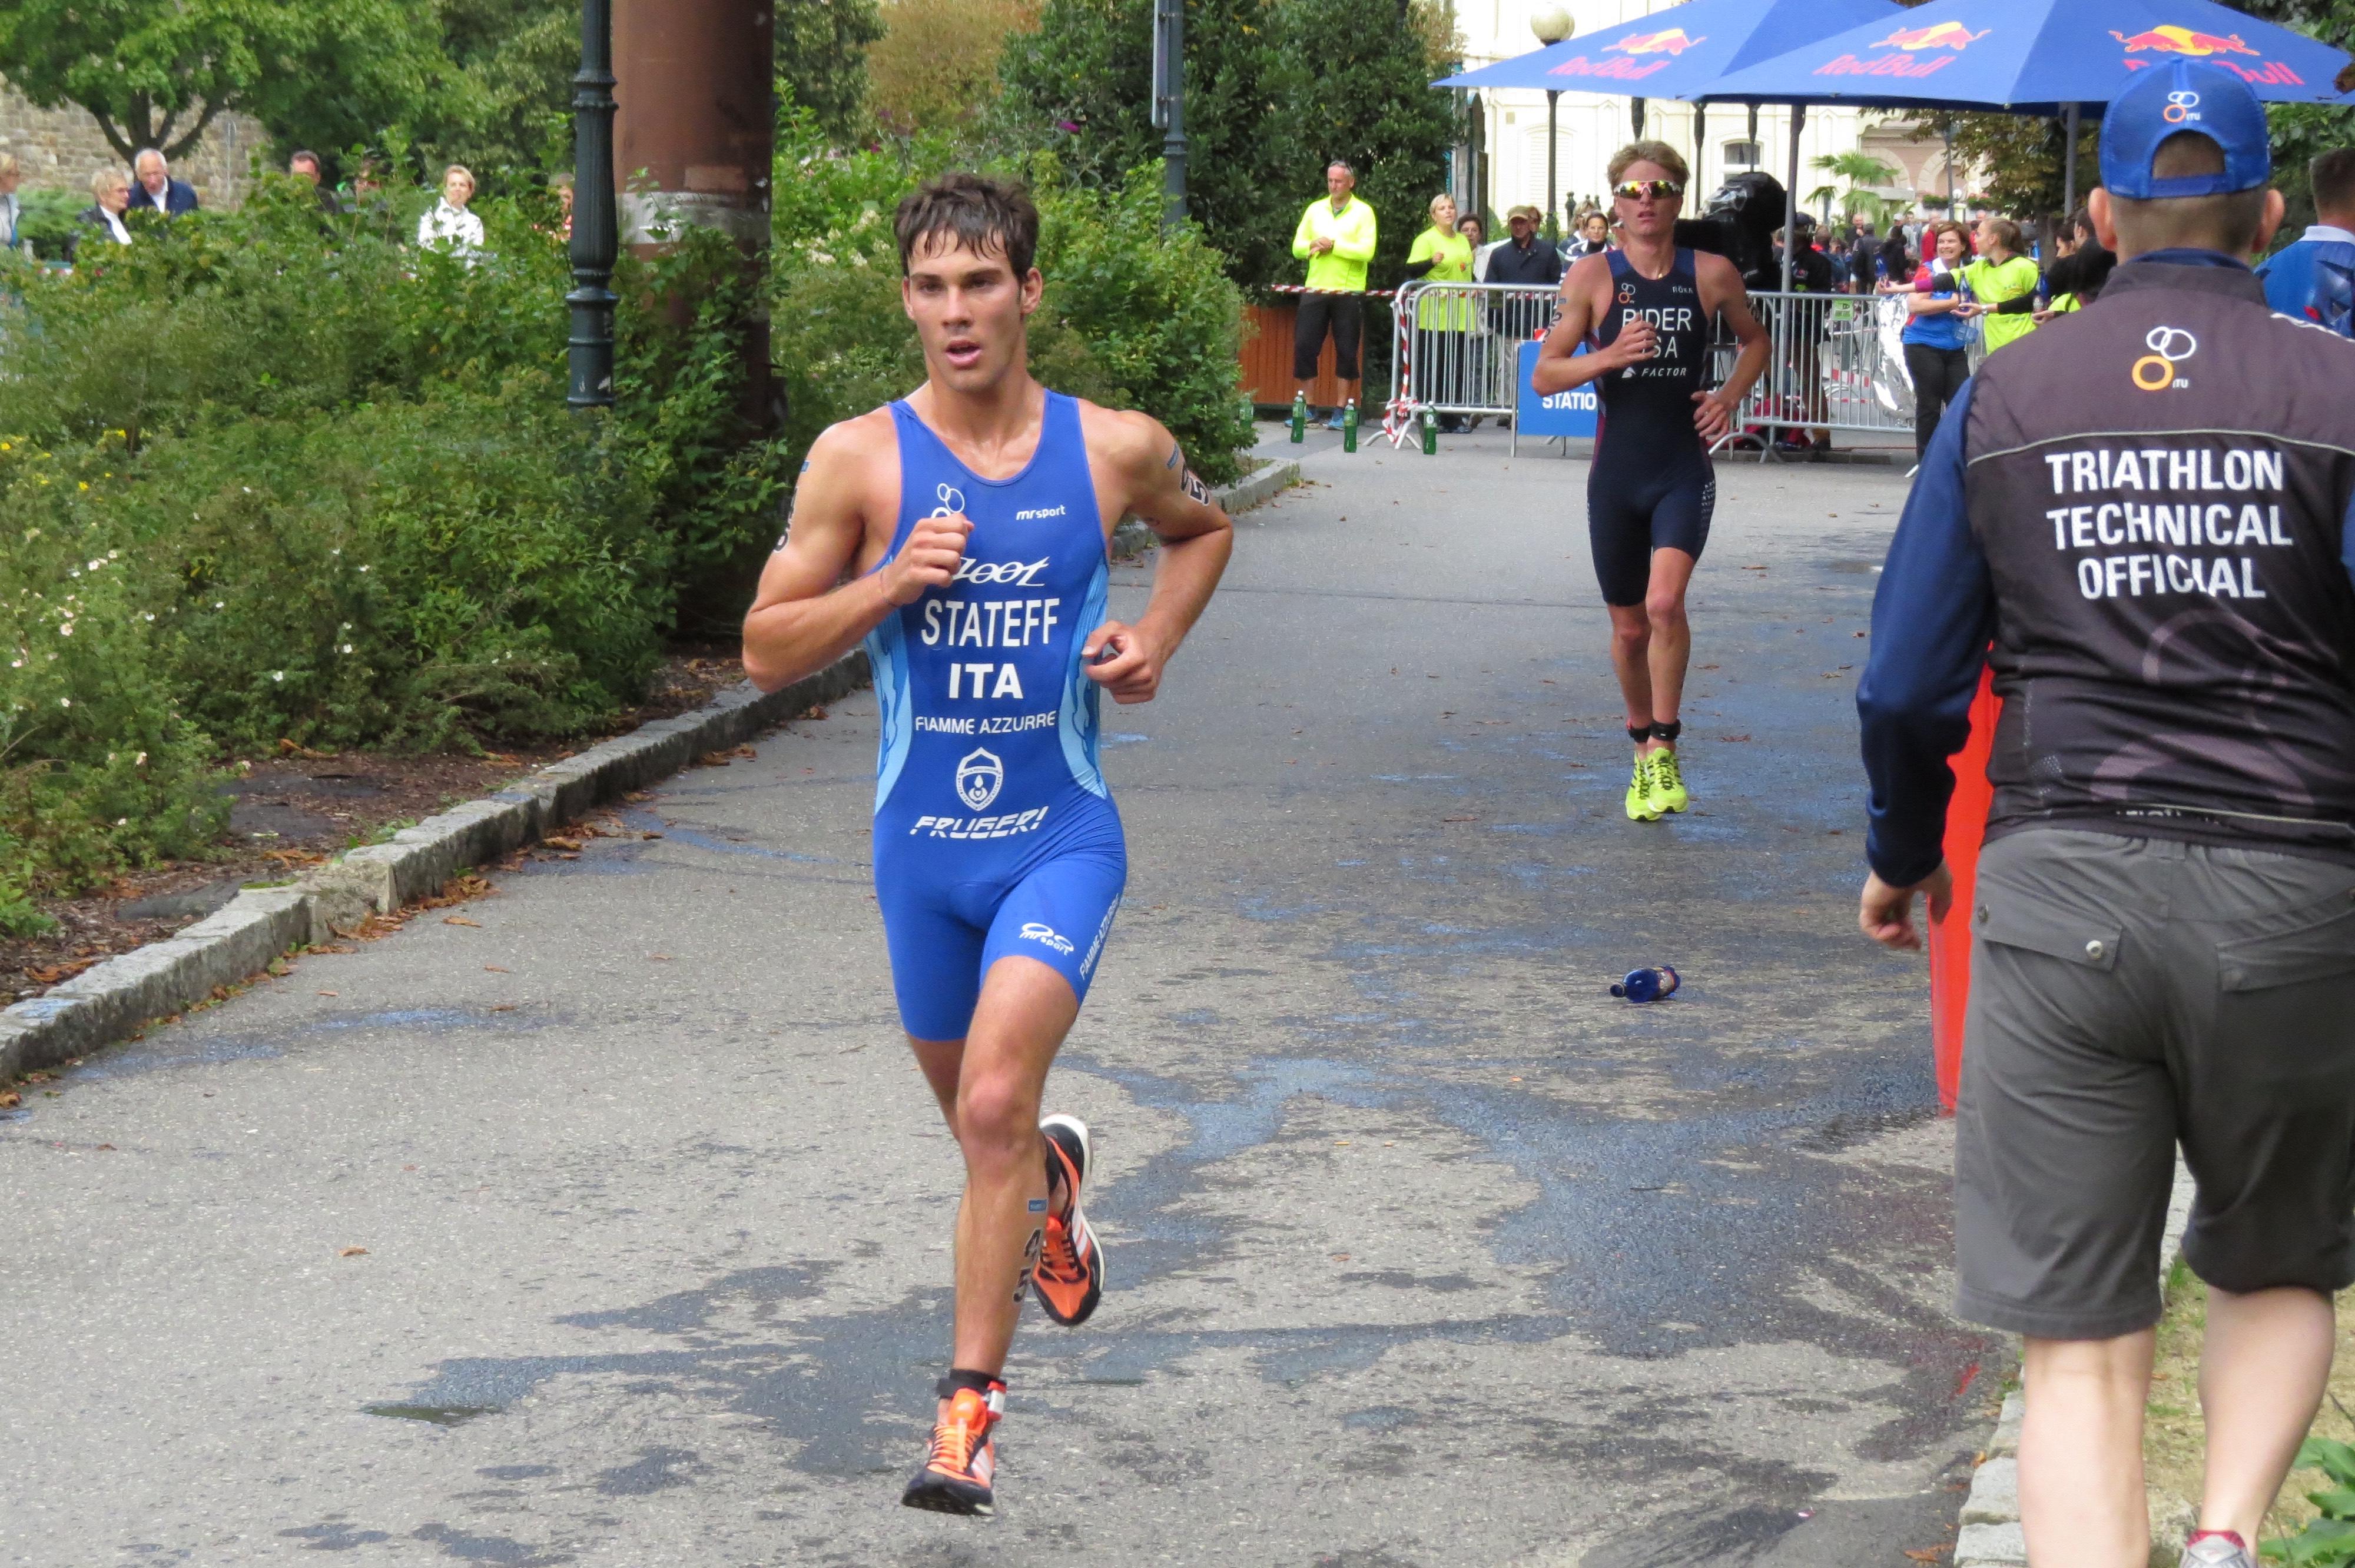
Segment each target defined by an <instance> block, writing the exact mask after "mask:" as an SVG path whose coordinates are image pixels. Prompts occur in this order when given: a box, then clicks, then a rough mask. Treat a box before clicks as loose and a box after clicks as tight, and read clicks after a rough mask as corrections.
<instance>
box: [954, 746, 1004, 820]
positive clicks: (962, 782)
mask: <svg viewBox="0 0 2355 1568" xmlns="http://www.w3.org/2000/svg"><path fill="white" fill-rule="evenodd" d="M1005 787H1006V764H1005V763H1003V762H1001V761H999V760H998V758H997V754H996V752H994V751H991V750H989V749H988V748H986V747H975V748H974V749H973V750H971V751H968V752H966V753H965V754H964V760H962V761H960V762H959V763H958V764H957V770H956V792H957V799H958V800H963V801H964V803H965V806H966V808H967V809H968V810H975V811H978V810H982V809H983V808H985V807H986V806H987V805H988V804H989V803H990V802H991V801H992V800H996V799H997V792H998V790H1000V789H1004V788H1005Z"/></svg>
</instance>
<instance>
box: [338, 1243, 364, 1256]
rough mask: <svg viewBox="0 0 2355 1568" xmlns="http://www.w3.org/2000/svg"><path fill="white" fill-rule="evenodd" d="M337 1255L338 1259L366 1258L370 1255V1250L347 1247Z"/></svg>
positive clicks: (360, 1247) (362, 1247)
mask: <svg viewBox="0 0 2355 1568" xmlns="http://www.w3.org/2000/svg"><path fill="white" fill-rule="evenodd" d="M367 1255H368V1248H366V1247H364V1246H347V1247H346V1248H344V1249H343V1250H342V1251H341V1252H338V1253H337V1254H336V1256H337V1257H366V1256H367Z"/></svg>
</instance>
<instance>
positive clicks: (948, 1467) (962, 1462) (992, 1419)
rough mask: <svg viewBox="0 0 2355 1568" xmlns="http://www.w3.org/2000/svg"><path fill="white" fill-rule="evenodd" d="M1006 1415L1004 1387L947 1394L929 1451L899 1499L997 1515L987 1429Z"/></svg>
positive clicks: (993, 1445) (935, 1508)
mask: <svg viewBox="0 0 2355 1568" xmlns="http://www.w3.org/2000/svg"><path fill="white" fill-rule="evenodd" d="M1005 1414H1006V1385H1005V1384H1004V1383H991V1384H990V1385H989V1392H988V1393H986V1394H981V1393H975V1392H974V1391H973V1390H972V1389H969V1388H960V1389H958V1390H957V1391H956V1392H955V1393H954V1394H952V1395H950V1396H949V1413H948V1417H947V1419H946V1420H944V1421H943V1422H941V1423H940V1424H939V1425H936V1426H934V1427H933V1428H932V1452H931V1453H930V1454H928V1455H926V1456H925V1457H924V1462H923V1464H922V1466H920V1467H918V1468H917V1470H916V1473H915V1475H914V1476H913V1477H911V1478H910V1479H909V1481H908V1489H907V1490H906V1491H904V1492H902V1493H900V1501H901V1502H902V1503H905V1504H906V1505H907V1506H908V1507H910V1508H921V1509H927V1510H931V1511H932V1512H933V1513H959V1514H968V1515H979V1516H980V1517H982V1518H985V1519H986V1518H987V1517H988V1516H989V1515H991V1514H994V1513H996V1511H997V1494H996V1492H995V1491H993V1490H992V1489H991V1486H990V1482H991V1479H992V1478H994V1477H995V1476H996V1474H997V1440H996V1438H995V1437H994V1436H991V1431H992V1429H993V1428H994V1427H996V1425H997V1423H998V1422H999V1421H1000V1420H1001V1419H1003V1418H1004V1416H1005Z"/></svg>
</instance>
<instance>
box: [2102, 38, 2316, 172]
mask: <svg viewBox="0 0 2355 1568" xmlns="http://www.w3.org/2000/svg"><path fill="white" fill-rule="evenodd" d="M2183 131H2193V132H2198V133H2200V135H2202V136H2205V137H2207V138H2208V139H2209V140H2210V141H2211V142H2213V143H2216V145H2217V146H2219V147H2220V148H2222V149H2223V153H2224V172H2223V173H2222V174H2221V175H2177V176H2175V177H2173V178H2171V179H2161V178H2159V177H2158V175H2153V174H2152V173H2151V172H2150V166H2151V163H2152V160H2154V159H2155V158H2157V157H2158V145H2159V143H2162V142H2164V141H2166V140H2167V139H2168V138H2169V136H2172V135H2175V134H2176V133H2178V132H2183ZM2273 177H2274V152H2273V133H2272V132H2271V130H2270V129H2269V128H2268V127H2267V126H2266V124H2265V106H2264V104H2262V103H2260V102H2258V101H2257V95H2256V94H2255V93H2254V92H2253V91H2251V90H2249V84H2248V83H2247V82H2245V81H2243V80H2242V79H2240V78H2239V77H2237V76H2234V75H2233V74H2232V72H2231V71H2229V70H2226V69H2222V67H2220V66H2212V65H2203V64H2201V63H2200V62H2199V61H2196V60H2184V59H2178V60H2169V61H2168V62H2167V63H2166V64H2165V65H2161V66H2156V67H2153V68H2151V69H2147V70H2139V71H2137V72H2136V73H2135V79H2134V80H2133V81H2132V82H2131V83H2129V84H2128V85H2127V87H2126V90H2125V91H2124V92H2121V93H2119V94H2118V95H2117V96H2116V97H2115V98H2114V99H2112V100H2110V108H2109V112H2108V113H2107V114H2105V116H2103V119H2102V185H2104V187H2105V188H2106V189H2107V190H2108V191H2109V193H2110V194H2111V195H2112V196H2124V197H2126V199H2127V200H2128V201H2163V200H2166V199H2169V198H2170V197H2178V196H2230V195H2232V193H2233V192H2235V191H2245V190H2254V189H2255V188H2256V187H2257V186H2259V185H2264V184H2265V183H2267V182H2268V181H2270V180H2271V179H2272V178H2273Z"/></svg>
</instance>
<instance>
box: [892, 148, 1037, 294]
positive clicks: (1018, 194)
mask: <svg viewBox="0 0 2355 1568" xmlns="http://www.w3.org/2000/svg"><path fill="white" fill-rule="evenodd" d="M891 232H892V234H893V236H894V237H895V238H898V240H899V242H900V271H902V272H905V271H906V270H908V263H909V262H910V260H912V259H913V258H914V256H915V254H916V251H917V250H918V249H920V248H922V249H931V248H932V245H942V246H952V247H953V246H957V245H962V246H964V247H965V248H966V249H969V250H971V251H973V252H974V253H975V255H979V256H986V255H988V254H990V253H991V252H992V251H996V253H997V254H999V255H1001V256H1003V257H1005V258H1006V264H1007V266H1008V267H1009V268H1011V269H1012V270H1013V272H1014V276H1015V278H1016V279H1017V280H1020V279H1023V278H1027V277H1028V276H1029V275H1030V264H1031V262H1032V261H1033V260H1036V259H1037V257H1038V254H1039V208H1038V207H1037V206H1036V205H1034V204H1033V203H1032V202H1031V200H1030V192H1029V190H1028V187H1026V186H1024V185H1022V184H1021V182H1019V181H1018V180H1000V179H993V178H991V177H990V176H989V175H974V174H965V173H963V172H954V173H950V174H945V175H941V176H940V177H939V178H937V179H932V180H927V181H925V182H924V183H923V184H922V185H918V186H917V187H916V188H915V189H914V190H912V191H911V192H909V193H908V195H907V196H906V197H905V198H904V199H903V200H901V202H900V211H899V213H898V215H897V216H896V217H893V218H892V220H891ZM927 242H930V243H927Z"/></svg>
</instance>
